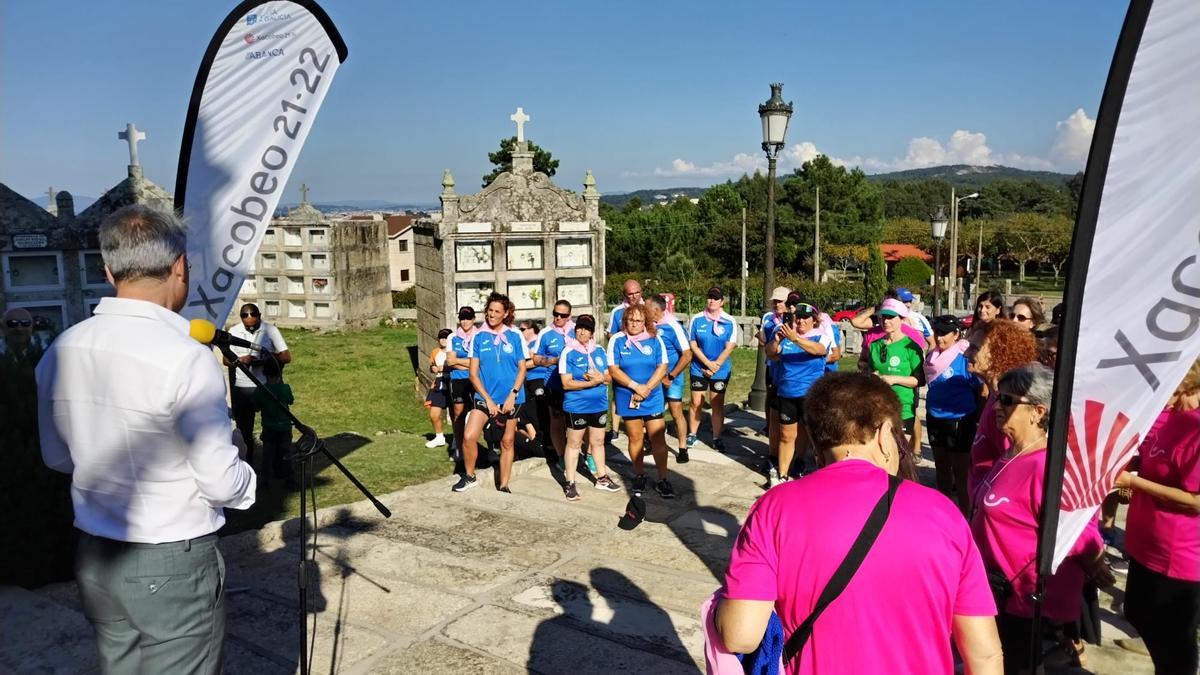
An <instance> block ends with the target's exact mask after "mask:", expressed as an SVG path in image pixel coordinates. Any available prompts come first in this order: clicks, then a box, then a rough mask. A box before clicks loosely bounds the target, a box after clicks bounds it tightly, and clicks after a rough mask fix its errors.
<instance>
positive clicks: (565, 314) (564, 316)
mask: <svg viewBox="0 0 1200 675" xmlns="http://www.w3.org/2000/svg"><path fill="white" fill-rule="evenodd" d="M550 313H551V314H553V315H554V318H556V319H569V318H571V313H570V312H550Z"/></svg>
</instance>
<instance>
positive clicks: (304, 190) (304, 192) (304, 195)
mask: <svg viewBox="0 0 1200 675" xmlns="http://www.w3.org/2000/svg"><path fill="white" fill-rule="evenodd" d="M300 203H301V204H307V203H308V184H307V183H301V184H300Z"/></svg>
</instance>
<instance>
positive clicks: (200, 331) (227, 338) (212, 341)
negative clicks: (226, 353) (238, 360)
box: [188, 319, 262, 351]
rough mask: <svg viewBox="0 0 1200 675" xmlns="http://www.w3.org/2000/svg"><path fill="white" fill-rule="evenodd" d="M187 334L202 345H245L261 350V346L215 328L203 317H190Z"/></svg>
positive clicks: (213, 324) (214, 325)
mask: <svg viewBox="0 0 1200 675" xmlns="http://www.w3.org/2000/svg"><path fill="white" fill-rule="evenodd" d="M188 335H190V336H191V337H192V339H193V340H195V341H196V342H199V343H200V344H202V345H216V346H217V347H246V348H248V349H254V350H257V351H262V347H260V346H258V345H256V344H254V343H253V342H250V341H249V340H243V339H242V338H240V337H236V336H233V335H230V334H229V333H228V332H227V331H223V330H221V329H220V328H217V325H216V324H215V323H213V322H211V321H205V320H204V319H192V324H191V327H189V328H188Z"/></svg>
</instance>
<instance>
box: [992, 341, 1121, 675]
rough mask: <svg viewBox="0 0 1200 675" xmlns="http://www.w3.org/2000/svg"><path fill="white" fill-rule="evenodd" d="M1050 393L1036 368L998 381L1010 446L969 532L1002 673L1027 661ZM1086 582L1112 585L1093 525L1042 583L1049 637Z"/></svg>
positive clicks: (998, 411) (1044, 371)
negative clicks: (989, 601) (982, 569)
mask: <svg viewBox="0 0 1200 675" xmlns="http://www.w3.org/2000/svg"><path fill="white" fill-rule="evenodd" d="M1022 330H1023V329H1022ZM1025 332H1026V333H1028V331H1025ZM1031 337H1032V336H1031ZM1053 390H1054V372H1053V371H1051V370H1050V369H1049V368H1047V367H1046V366H1043V365H1042V364H1040V363H1029V364H1026V365H1024V366H1020V367H1018V368H1014V369H1013V370H1010V371H1009V372H1007V373H1005V374H1004V375H1003V376H1002V377H1001V378H1000V381H999V382H998V383H997V387H996V391H997V393H996V397H995V406H994V410H995V424H996V426H997V428H999V430H1000V432H1001V433H1002V434H1003V435H1004V437H1005V438H1006V439H1007V440H1008V441H1009V447H1008V450H1007V451H1005V453H1004V455H1003V456H1002V457H1001V458H1000V459H998V460H997V461H996V463H995V465H993V466H992V468H991V471H990V472H989V473H988V474H987V476H986V478H985V479H984V480H983V482H982V483H980V485H979V489H978V490H977V491H976V492H975V495H974V503H973V507H974V515H973V516H972V518H971V531H972V533H973V534H974V535H975V543H977V544H978V545H979V552H980V554H981V555H982V556H983V563H984V565H985V566H986V567H987V569H988V574H989V577H990V580H991V581H992V583H993V590H994V591H997V596H998V598H999V599H1003V606H1002V607H1000V608H999V610H1000V614H999V615H998V616H997V617H996V625H997V626H998V628H999V629H1000V640H1001V642H1002V644H1003V645H1004V667H1005V672H1012V673H1017V672H1021V671H1022V670H1024V669H1027V668H1029V666H1030V663H1031V660H1030V654H1029V644H1030V638H1031V631H1032V630H1033V619H1032V617H1033V602H1032V600H1031V599H1030V596H1031V595H1032V593H1033V591H1034V588H1035V584H1036V581H1037V570H1036V563H1035V561H1036V558H1037V546H1038V514H1039V513H1041V507H1042V499H1043V497H1044V484H1045V483H1044V476H1045V471H1046V443H1047V441H1046V430H1047V427H1048V426H1049V421H1050V396H1051V393H1052V392H1053ZM980 424H981V426H980V432H981V433H982V431H983V428H982V422H981V423H980ZM1089 578H1090V579H1092V580H1093V581H1094V582H1095V583H1096V584H1097V585H1099V586H1108V585H1110V584H1112V582H1113V576H1112V570H1111V569H1109V567H1108V565H1107V563H1105V561H1104V541H1103V540H1102V539H1101V538H1100V531H1099V529H1097V528H1096V525H1095V523H1094V522H1093V523H1092V524H1091V525H1090V526H1088V528H1087V529H1086V530H1084V532H1083V535H1082V536H1080V538H1079V541H1078V542H1076V544H1075V547H1074V549H1072V550H1071V552H1070V553H1069V554H1068V556H1067V559H1066V560H1064V561H1063V563H1062V564H1061V565H1059V567H1058V570H1057V571H1056V572H1055V573H1054V574H1053V575H1052V576H1050V577H1049V578H1048V579H1047V580H1046V593H1045V597H1044V600H1043V602H1042V616H1043V617H1044V619H1045V623H1046V624H1047V626H1046V627H1047V628H1049V630H1048V631H1047V632H1050V633H1056V632H1057V631H1058V627H1059V626H1061V625H1062V624H1065V623H1069V622H1073V621H1075V620H1076V619H1077V618H1078V617H1079V611H1080V601H1081V600H1082V598H1083V583H1084V580H1085V579H1089ZM1000 588H1002V589H1003V590H998V589H1000Z"/></svg>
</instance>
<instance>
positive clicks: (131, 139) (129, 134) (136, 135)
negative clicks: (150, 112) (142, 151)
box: [117, 122, 146, 166]
mask: <svg viewBox="0 0 1200 675" xmlns="http://www.w3.org/2000/svg"><path fill="white" fill-rule="evenodd" d="M117 138H119V139H121V140H122V141H126V142H128V143H129V166H141V164H140V163H139V162H138V154H137V144H138V141H144V140H146V132H144V131H142V130H141V129H138V128H137V125H135V124H134V123H133V122H130V123H129V124H126V125H125V131H118V132H117Z"/></svg>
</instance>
